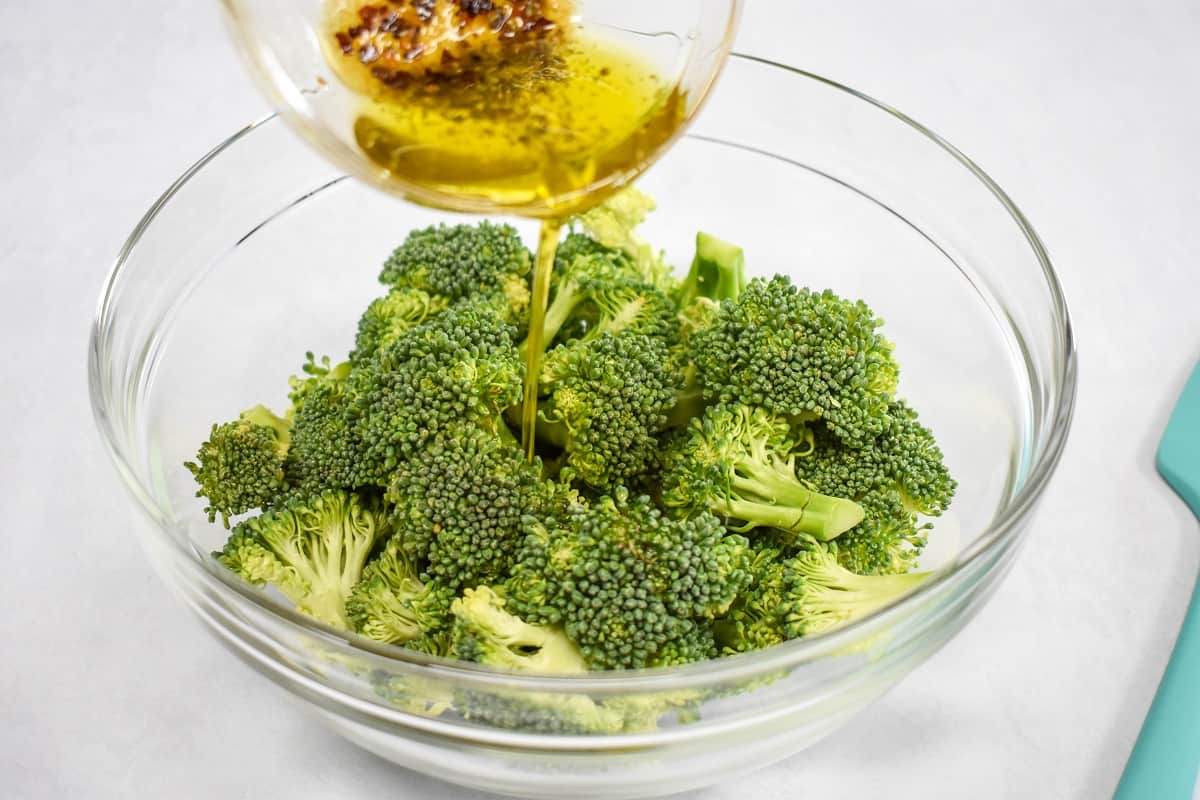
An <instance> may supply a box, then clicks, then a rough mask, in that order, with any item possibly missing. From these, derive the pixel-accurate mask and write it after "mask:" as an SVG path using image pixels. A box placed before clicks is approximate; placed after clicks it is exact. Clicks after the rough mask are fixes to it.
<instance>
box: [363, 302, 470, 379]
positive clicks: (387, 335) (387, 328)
mask: <svg viewBox="0 0 1200 800" xmlns="http://www.w3.org/2000/svg"><path fill="white" fill-rule="evenodd" d="M446 306H447V301H446V298H444V297H442V296H441V295H434V294H430V293H429V292H426V291H425V290H423V289H410V288H399V289H393V290H392V291H390V292H388V293H387V294H386V295H384V296H383V297H380V298H378V299H376V300H374V301H372V303H371V305H369V306H367V310H366V311H365V312H363V315H362V317H361V318H359V320H358V335H357V336H355V338H354V350H353V351H352V352H351V353H350V361H351V363H354V364H361V363H364V362H365V361H367V360H369V359H370V358H371V356H373V355H375V354H376V353H377V352H379V351H380V350H381V349H383V348H384V347H387V346H388V345H389V344H391V343H392V342H394V341H396V339H398V338H399V337H400V336H401V335H402V334H403V333H405V332H406V331H409V330H412V329H413V328H415V327H416V326H417V325H420V324H421V323H422V322H424V321H425V320H427V319H429V318H430V317H432V316H433V315H434V314H437V313H438V312H440V311H444V310H445V308H446Z"/></svg>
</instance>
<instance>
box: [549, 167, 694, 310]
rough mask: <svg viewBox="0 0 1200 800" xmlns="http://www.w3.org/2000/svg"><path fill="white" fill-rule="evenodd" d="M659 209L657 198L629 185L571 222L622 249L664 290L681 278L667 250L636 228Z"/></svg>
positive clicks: (670, 287)
mask: <svg viewBox="0 0 1200 800" xmlns="http://www.w3.org/2000/svg"><path fill="white" fill-rule="evenodd" d="M654 209H655V202H654V200H653V199H652V198H651V197H650V196H649V195H647V194H645V193H644V192H641V191H638V190H637V189H635V188H633V187H628V188H626V189H623V190H621V191H620V192H618V193H616V194H614V195H612V196H611V197H609V198H608V199H607V200H605V201H604V202H603V203H600V204H599V205H598V206H595V207H593V208H591V209H588V210H587V211H584V212H583V213H581V214H578V215H576V216H575V217H574V218H573V219H572V220H571V223H572V225H573V226H578V227H580V228H582V229H583V230H584V231H585V232H586V233H587V235H588V236H589V237H591V238H592V239H594V240H595V241H597V242H599V243H600V244H602V245H604V246H605V247H607V248H611V249H614V250H619V251H621V252H623V253H625V255H626V256H627V257H628V258H629V262H630V264H631V265H632V266H633V268H634V269H635V270H637V272H638V274H639V275H641V276H642V278H643V279H644V280H645V281H647V282H648V283H651V284H653V285H654V286H656V287H658V288H659V289H661V290H662V291H663V292H667V293H670V292H673V291H674V290H675V288H676V286H677V283H678V281H677V280H676V279H675V277H674V275H673V274H672V269H671V265H670V264H668V263H667V262H666V259H665V258H664V257H663V253H662V251H660V250H656V249H655V248H654V247H652V246H651V245H650V243H649V242H647V241H646V240H645V239H643V238H642V237H641V235H640V234H638V233H637V231H636V228H637V227H638V226H639V225H641V224H642V222H643V221H644V220H645V219H646V215H647V214H649V213H650V212H651V211H653V210H654Z"/></svg>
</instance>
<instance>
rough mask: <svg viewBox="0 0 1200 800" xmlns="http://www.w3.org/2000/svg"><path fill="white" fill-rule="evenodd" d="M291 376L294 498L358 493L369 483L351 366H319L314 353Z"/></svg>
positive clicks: (290, 462)
mask: <svg viewBox="0 0 1200 800" xmlns="http://www.w3.org/2000/svg"><path fill="white" fill-rule="evenodd" d="M307 358H308V361H307V362H306V363H305V364H304V366H303V367H302V370H303V372H304V377H299V376H292V378H291V381H290V383H291V391H290V392H289V394H288V397H289V398H290V399H291V401H292V408H291V414H292V415H293V418H294V419H293V422H292V443H291V447H289V448H288V457H287V461H286V462H285V463H284V471H285V472H286V474H287V480H288V484H289V487H290V492H291V494H298V495H299V496H301V497H305V496H312V495H315V494H320V493H321V492H324V491H327V490H330V489H354V488H358V487H361V486H365V485H367V484H368V483H369V481H368V480H366V479H365V477H364V476H363V474H362V470H361V468H360V465H361V456H362V451H363V444H362V442H361V440H360V439H359V438H358V436H357V434H356V432H355V429H354V426H353V424H352V422H351V419H350V414H349V409H350V401H349V391H348V386H347V379H348V378H349V376H350V371H351V365H350V362H342V363H341V364H336V365H331V364H330V362H329V358H328V357H325V358H323V359H321V361H320V362H318V361H317V360H316V359H314V358H313V354H312V353H308V354H307Z"/></svg>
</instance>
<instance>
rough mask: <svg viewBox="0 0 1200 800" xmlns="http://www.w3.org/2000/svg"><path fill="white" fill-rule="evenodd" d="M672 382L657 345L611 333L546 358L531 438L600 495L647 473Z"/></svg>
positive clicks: (668, 405)
mask: <svg viewBox="0 0 1200 800" xmlns="http://www.w3.org/2000/svg"><path fill="white" fill-rule="evenodd" d="M677 384H678V375H677V374H676V372H675V371H674V370H673V369H672V367H671V363H670V360H669V358H668V352H667V345H666V343H665V342H663V340H661V339H658V338H655V337H652V336H642V335H638V334H634V333H624V334H620V335H615V336H614V335H613V334H609V333H605V334H601V335H600V336H598V337H596V338H594V339H591V340H589V341H587V342H579V343H574V344H570V345H566V346H563V347H558V348H556V349H554V350H552V351H550V352H549V353H548V354H547V355H546V363H545V364H544V365H543V367H542V374H541V379H540V382H539V385H540V390H541V393H542V399H539V401H538V422H537V436H538V439H539V440H540V441H542V442H544V443H548V444H551V445H554V446H556V447H560V448H562V449H563V451H564V456H563V465H564V466H565V467H566V468H567V469H568V470H569V472H568V474H569V475H570V476H571V477H573V478H576V479H578V480H581V481H583V482H584V483H586V484H588V485H589V486H592V487H595V488H598V489H605V488H608V487H611V486H615V485H618V484H621V483H624V482H626V481H628V480H629V479H631V478H633V477H635V476H637V475H640V474H642V473H645V472H647V471H648V470H650V469H651V468H652V467H653V466H654V465H655V464H656V463H657V459H658V451H659V443H658V439H657V438H656V436H657V434H658V433H659V432H661V431H662V430H663V429H664V428H665V427H666V424H667V417H666V412H667V411H668V410H669V409H670V408H671V407H672V406H673V405H674V403H675V400H676V391H677Z"/></svg>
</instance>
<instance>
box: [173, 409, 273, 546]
mask: <svg viewBox="0 0 1200 800" xmlns="http://www.w3.org/2000/svg"><path fill="white" fill-rule="evenodd" d="M291 438H292V434H291V422H290V420H288V419H285V418H282V417H278V416H276V415H275V414H274V413H272V412H271V410H270V409H268V408H267V407H265V406H255V407H254V408H251V409H249V410H247V411H243V412H242V414H241V416H240V417H238V419H236V420H234V421H233V422H226V423H224V424H222V425H216V424H214V425H213V426H212V430H211V431H209V434H208V441H206V442H204V444H202V445H200V450H199V452H197V453H196V460H195V461H188V462H185V463H184V466H185V467H187V469H188V471H189V472H191V473H192V475H193V477H195V479H196V483H197V484H199V487H200V488H199V489H198V490H197V491H196V496H197V497H204V498H206V499H207V500H208V505H207V506H205V508H204V512H205V513H206V514H208V521H209V522H214V521H215V520H216V518H217V515H218V514H220V515H221V521H222V523H224V525H225V527H226V528H228V527H229V518H230V517H232V516H235V515H237V514H244V513H245V512H247V511H250V510H252V509H255V508H262V507H264V506H267V505H269V504H270V503H271V502H273V501H274V500H275V499H276V498H277V497H278V496H280V495H281V494H283V493H284V492H285V491H286V489H287V483H286V481H285V478H284V470H283V465H284V459H286V458H287V454H288V447H289V445H290V443H291Z"/></svg>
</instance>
